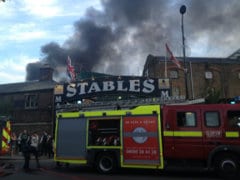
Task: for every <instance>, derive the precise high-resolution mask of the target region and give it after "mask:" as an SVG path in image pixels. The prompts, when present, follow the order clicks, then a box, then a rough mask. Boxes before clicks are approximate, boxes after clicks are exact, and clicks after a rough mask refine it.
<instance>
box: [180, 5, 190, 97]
mask: <svg viewBox="0 0 240 180" xmlns="http://www.w3.org/2000/svg"><path fill="white" fill-rule="evenodd" d="M185 12H186V6H185V5H182V6H181V8H180V13H181V14H182V26H181V29H182V44H183V63H184V78H185V91H186V100H188V99H189V95H188V81H187V80H188V78H187V73H188V72H187V67H186V55H185V37H184V26H183V14H184V13H185Z"/></svg>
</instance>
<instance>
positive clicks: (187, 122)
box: [177, 112, 197, 127]
mask: <svg viewBox="0 0 240 180" xmlns="http://www.w3.org/2000/svg"><path fill="white" fill-rule="evenodd" d="M177 126H178V127H196V126H197V118H196V113H194V112H178V113H177Z"/></svg>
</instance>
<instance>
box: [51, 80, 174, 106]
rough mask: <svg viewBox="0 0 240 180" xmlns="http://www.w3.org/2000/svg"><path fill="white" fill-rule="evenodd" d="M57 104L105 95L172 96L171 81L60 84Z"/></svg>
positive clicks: (109, 81) (56, 98)
mask: <svg viewBox="0 0 240 180" xmlns="http://www.w3.org/2000/svg"><path fill="white" fill-rule="evenodd" d="M54 94H55V102H56V103H61V102H68V101H76V100H81V99H84V98H91V97H97V96H104V95H106V96H107V95H110V94H111V95H119V94H127V95H129V96H130V95H134V96H141V97H158V96H161V94H165V95H170V87H169V81H167V80H166V79H156V78H144V77H130V76H124V77H114V76H113V77H108V78H107V79H106V78H98V79H94V80H92V79H91V80H83V81H78V82H74V83H66V84H62V85H61V84H60V85H57V86H56V87H55V91H54Z"/></svg>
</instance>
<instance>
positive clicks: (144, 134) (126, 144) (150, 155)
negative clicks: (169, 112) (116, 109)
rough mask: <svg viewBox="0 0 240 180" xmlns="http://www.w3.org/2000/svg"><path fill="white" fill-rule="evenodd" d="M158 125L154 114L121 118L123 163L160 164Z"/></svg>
mask: <svg viewBox="0 0 240 180" xmlns="http://www.w3.org/2000/svg"><path fill="white" fill-rule="evenodd" d="M158 127H159V126H158V117H157V116H156V115H155V116H126V117H124V118H123V164H124V165H144V166H147V165H157V166H161V165H162V158H161V157H160V156H161V155H162V152H161V151H162V148H161V144H162V141H161V140H159V128H158Z"/></svg>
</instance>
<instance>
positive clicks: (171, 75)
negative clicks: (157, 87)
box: [169, 70, 178, 79]
mask: <svg viewBox="0 0 240 180" xmlns="http://www.w3.org/2000/svg"><path fill="white" fill-rule="evenodd" d="M169 76H170V78H171V79H177V78H178V71H176V70H174V71H170V72H169Z"/></svg>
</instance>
